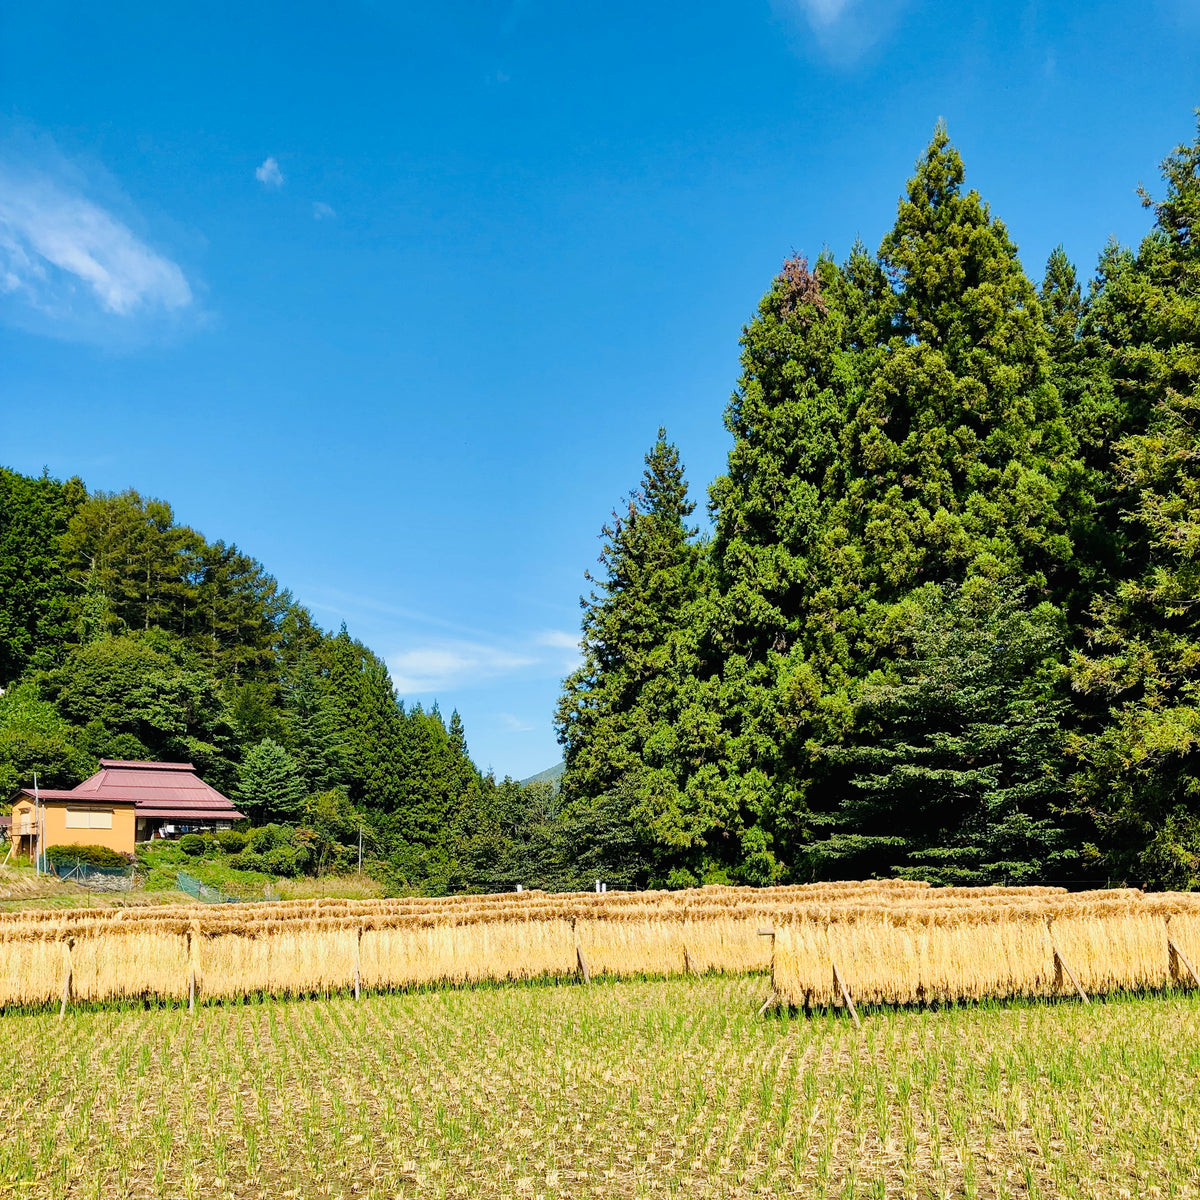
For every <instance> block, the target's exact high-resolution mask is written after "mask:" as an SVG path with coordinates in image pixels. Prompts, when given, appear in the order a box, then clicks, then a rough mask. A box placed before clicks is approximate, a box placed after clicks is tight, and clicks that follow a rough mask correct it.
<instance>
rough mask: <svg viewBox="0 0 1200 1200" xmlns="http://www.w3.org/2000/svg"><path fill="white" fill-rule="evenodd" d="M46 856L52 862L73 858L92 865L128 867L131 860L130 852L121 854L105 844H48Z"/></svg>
mask: <svg viewBox="0 0 1200 1200" xmlns="http://www.w3.org/2000/svg"><path fill="white" fill-rule="evenodd" d="M46 857H47V858H48V859H49V860H50V861H51V862H52V863H60V862H70V861H72V860H73V861H75V862H82V863H87V864H88V865H89V866H93V867H128V866H129V865H130V864H131V863H132V862H133V855H132V854H122V853H121V851H120V850H110V849H109V848H108V847H107V846H49V847H47V849H46Z"/></svg>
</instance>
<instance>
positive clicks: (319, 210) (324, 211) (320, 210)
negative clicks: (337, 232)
mask: <svg viewBox="0 0 1200 1200" xmlns="http://www.w3.org/2000/svg"><path fill="white" fill-rule="evenodd" d="M336 216H337V212H336V211H335V210H334V207H333V205H332V204H326V203H325V201H324V200H314V201H313V220H314V221H332V220H333V218H334V217H336Z"/></svg>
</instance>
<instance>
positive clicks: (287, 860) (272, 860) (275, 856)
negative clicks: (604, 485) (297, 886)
mask: <svg viewBox="0 0 1200 1200" xmlns="http://www.w3.org/2000/svg"><path fill="white" fill-rule="evenodd" d="M263 862H264V864H265V865H266V869H267V871H269V872H270V873H271V874H272V875H286V876H287V877H288V878H289V879H290V878H291V877H292V876H293V875H298V874H299V873H300V863H299V861H298V858H297V855H296V851H295V850H293V849H292V848H291V847H290V846H276V847H275V849H274V850H268V851H267V852H266V854H264V855H263Z"/></svg>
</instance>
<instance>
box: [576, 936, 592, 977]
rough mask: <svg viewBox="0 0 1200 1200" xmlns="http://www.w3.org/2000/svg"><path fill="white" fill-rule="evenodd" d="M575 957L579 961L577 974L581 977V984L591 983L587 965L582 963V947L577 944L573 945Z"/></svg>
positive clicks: (590, 974)
mask: <svg viewBox="0 0 1200 1200" xmlns="http://www.w3.org/2000/svg"><path fill="white" fill-rule="evenodd" d="M575 957H576V958H577V959H579V974H580V976H581V977H582V979H583V982H584V983H591V982H592V973H591V972H590V971H589V970H588V967H587V963H586V962H585V961H584V958H583V947H582V946H581V945H580V944H579V943H578V942H576V943H575Z"/></svg>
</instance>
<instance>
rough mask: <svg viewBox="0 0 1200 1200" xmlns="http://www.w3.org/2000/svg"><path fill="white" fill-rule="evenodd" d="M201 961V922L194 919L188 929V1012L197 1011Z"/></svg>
mask: <svg viewBox="0 0 1200 1200" xmlns="http://www.w3.org/2000/svg"><path fill="white" fill-rule="evenodd" d="M199 963H200V922H199V921H193V922H192V925H191V928H190V929H189V930H188V1012H190V1013H194V1012H195V1011H196V976H197V974H198V973H199V972H198V967H199Z"/></svg>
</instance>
